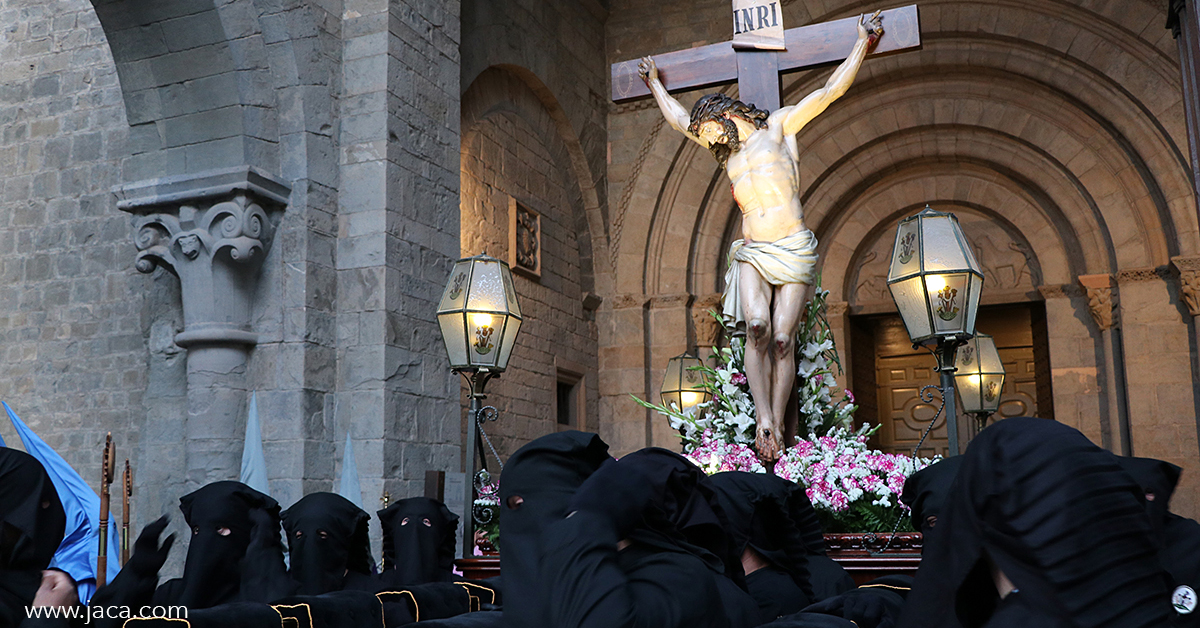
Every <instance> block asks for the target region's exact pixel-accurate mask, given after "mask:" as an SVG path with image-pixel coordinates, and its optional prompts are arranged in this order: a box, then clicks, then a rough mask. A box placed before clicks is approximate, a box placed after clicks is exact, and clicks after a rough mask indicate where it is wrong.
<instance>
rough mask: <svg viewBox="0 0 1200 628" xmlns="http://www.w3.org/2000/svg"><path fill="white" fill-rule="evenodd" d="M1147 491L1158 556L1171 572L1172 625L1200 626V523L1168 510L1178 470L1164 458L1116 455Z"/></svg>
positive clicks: (1123, 466)
mask: <svg viewBox="0 0 1200 628" xmlns="http://www.w3.org/2000/svg"><path fill="white" fill-rule="evenodd" d="M1117 461H1118V462H1119V463H1120V465H1121V467H1122V468H1123V469H1125V471H1126V472H1127V473H1129V475H1130V476H1132V477H1133V479H1134V481H1135V482H1137V483H1138V484H1139V485H1140V486H1141V487H1142V491H1143V492H1144V493H1145V494H1146V511H1147V513H1148V514H1149V515H1150V525H1151V526H1152V527H1153V528H1154V530H1155V534H1156V537H1157V539H1158V542H1159V549H1158V559H1159V562H1161V563H1162V566H1163V568H1165V569H1166V570H1167V573H1169V574H1171V579H1172V581H1173V587H1174V588H1173V589H1172V591H1171V605H1172V608H1174V609H1175V617H1174V618H1173V621H1172V622H1171V624H1170V625H1171V626H1173V627H1184V626H1187V627H1189V628H1195V627H1200V596H1198V594H1197V592H1200V524H1198V523H1196V522H1195V521H1194V520H1192V519H1187V518H1184V517H1180V516H1179V515H1176V514H1172V513H1171V512H1170V503H1171V495H1172V494H1173V493H1174V492H1175V485H1176V484H1178V483H1179V476H1180V473H1181V469H1180V468H1179V467H1177V466H1175V465H1173V464H1171V463H1169V462H1165V461H1163V460H1153V459H1150V458H1124V457H1121V458H1117Z"/></svg>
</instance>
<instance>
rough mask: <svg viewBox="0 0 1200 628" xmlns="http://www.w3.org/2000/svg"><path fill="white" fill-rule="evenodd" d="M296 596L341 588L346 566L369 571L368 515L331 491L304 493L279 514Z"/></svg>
mask: <svg viewBox="0 0 1200 628" xmlns="http://www.w3.org/2000/svg"><path fill="white" fill-rule="evenodd" d="M280 517H281V518H282V519H283V529H284V532H285V533H286V534H287V539H288V548H289V551H290V556H291V566H290V567H289V569H288V574H290V575H291V577H292V580H293V581H295V582H296V583H298V584H299V585H300V586H299V589H298V590H297V591H296V593H297V594H298V595H320V594H322V593H328V592H330V591H340V590H342V588H343V583H344V581H345V576H346V572H347V570H349V571H352V572H356V573H359V574H363V575H370V574H371V541H370V538H369V537H368V533H369V531H368V524H369V523H370V521H371V515H368V514H367V513H366V512H363V510H362V509H361V508H359V507H358V506H355V505H354V504H352V503H351V502H350V500H348V499H346V498H345V497H342V496H341V495H335V494H333V493H312V494H311V495H305V496H304V497H303V498H302V499H301V500H300V501H298V502H296V503H295V504H293V505H292V507H291V508H288V509H287V510H285V511H283V512H282V513H281V514H280Z"/></svg>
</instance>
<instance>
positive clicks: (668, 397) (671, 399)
mask: <svg viewBox="0 0 1200 628" xmlns="http://www.w3.org/2000/svg"><path fill="white" fill-rule="evenodd" d="M662 404H663V405H664V406H666V407H668V408H670V409H672V410H680V411H682V410H683V404H682V403H681V401H680V399H679V391H678V390H671V391H667V390H664V391H663V393H662Z"/></svg>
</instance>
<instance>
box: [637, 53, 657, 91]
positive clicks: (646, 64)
mask: <svg viewBox="0 0 1200 628" xmlns="http://www.w3.org/2000/svg"><path fill="white" fill-rule="evenodd" d="M638 76H641V77H642V80H643V81H646V84H647V85H649V84H650V82H651V81H657V80H658V66H657V65H655V63H654V59H651V58H650V57H642V60H641V61H639V62H638Z"/></svg>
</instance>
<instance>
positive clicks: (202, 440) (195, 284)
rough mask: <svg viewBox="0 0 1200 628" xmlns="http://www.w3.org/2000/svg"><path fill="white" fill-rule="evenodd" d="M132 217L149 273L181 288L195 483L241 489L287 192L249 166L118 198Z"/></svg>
mask: <svg viewBox="0 0 1200 628" xmlns="http://www.w3.org/2000/svg"><path fill="white" fill-rule="evenodd" d="M115 192H116V194H117V196H118V202H117V207H118V208H119V209H121V210H123V211H127V212H129V213H131V214H133V226H134V232H135V234H136V235H135V244H136V245H137V249H138V254H137V259H136V261H135V263H134V266H135V267H136V268H137V269H138V271H140V272H143V273H150V272H153V271H154V269H155V268H159V267H161V268H164V269H166V270H167V271H169V272H170V273H171V274H173V275H175V276H176V277H178V278H179V283H180V292H181V295H182V300H183V320H184V330H183V331H182V332H181V333H179V334H178V335H176V336H175V344H177V345H179V346H181V347H184V348H186V349H187V351H188V355H187V376H188V382H187V387H188V392H187V396H188V416H187V422H186V430H185V434H184V435H183V437H184V439H185V440H186V443H187V446H186V448H185V456H186V458H187V460H186V466H185V468H186V470H187V478H186V479H187V482H188V485H189V486H192V487H194V486H199V485H203V484H206V483H208V482H212V481H216V480H229V479H236V478H237V477H238V472H239V470H240V468H241V455H242V442H243V437H244V426H245V422H244V421H245V419H244V417H245V412H246V403H247V397H248V395H247V382H246V381H245V374H246V359H247V357H248V355H249V352H250V350H251V349H252V348H253V347H254V345H255V344H256V343H257V342H258V337H257V335H256V334H254V332H253V331H251V329H250V319H251V313H252V311H253V305H254V297H255V294H256V291H257V288H258V278H259V271H260V269H261V267H262V262H263V259H264V258H265V257H266V255H267V252H268V251H269V249H270V246H271V235H272V233H273V231H274V226H275V224H277V223H278V222H279V217H280V215H281V214H282V212H283V209H284V208H285V207H286V206H287V202H288V195H289V193H290V189H289V187H288V186H287V185H286V184H284V183H283V182H281V181H278V180H276V179H274V178H272V177H270V176H269V175H267V174H265V173H263V172H261V171H259V170H257V169H255V168H252V167H249V166H244V167H239V168H233V169H227V170H218V171H210V172H205V173H200V174H196V175H182V176H176V177H167V178H162V179H153V180H150V181H142V182H138V183H132V184H129V185H125V186H122V187H120V188H118V189H117V190H115Z"/></svg>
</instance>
